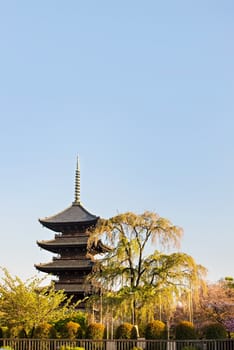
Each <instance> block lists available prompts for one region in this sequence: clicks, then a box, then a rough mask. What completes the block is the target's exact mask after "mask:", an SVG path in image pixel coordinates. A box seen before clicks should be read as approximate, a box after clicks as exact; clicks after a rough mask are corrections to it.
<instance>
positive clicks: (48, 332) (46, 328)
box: [34, 322, 56, 339]
mask: <svg viewBox="0 0 234 350" xmlns="http://www.w3.org/2000/svg"><path fill="white" fill-rule="evenodd" d="M34 338H39V339H45V338H56V331H55V329H54V327H53V326H52V325H51V324H50V323H48V322H43V323H41V324H39V326H37V327H36V329H35V331H34Z"/></svg>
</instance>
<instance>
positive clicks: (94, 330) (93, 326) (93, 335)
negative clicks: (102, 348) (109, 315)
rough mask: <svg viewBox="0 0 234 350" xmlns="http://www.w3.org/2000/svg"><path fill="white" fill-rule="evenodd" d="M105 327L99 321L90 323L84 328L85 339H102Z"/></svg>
mask: <svg viewBox="0 0 234 350" xmlns="http://www.w3.org/2000/svg"><path fill="white" fill-rule="evenodd" d="M104 330H105V327H104V325H103V324H101V323H90V324H89V325H88V327H87V329H86V338H87V339H97V340H99V339H103V337H104Z"/></svg>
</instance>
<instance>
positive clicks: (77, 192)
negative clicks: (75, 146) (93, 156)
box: [73, 156, 80, 205]
mask: <svg viewBox="0 0 234 350" xmlns="http://www.w3.org/2000/svg"><path fill="white" fill-rule="evenodd" d="M73 204H75V205H79V204H80V162H79V157H78V156H77V162H76V177H75V200H74V202H73Z"/></svg>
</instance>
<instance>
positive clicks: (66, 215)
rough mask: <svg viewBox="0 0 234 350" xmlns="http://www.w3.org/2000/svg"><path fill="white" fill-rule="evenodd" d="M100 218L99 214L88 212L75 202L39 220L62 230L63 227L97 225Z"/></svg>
mask: <svg viewBox="0 0 234 350" xmlns="http://www.w3.org/2000/svg"><path fill="white" fill-rule="evenodd" d="M98 219H99V217H98V216H96V215H93V214H91V213H90V212H88V211H87V210H86V209H85V208H84V207H83V206H82V205H81V204H80V203H76V202H74V203H73V204H72V205H71V206H70V207H68V208H67V209H65V210H63V211H61V212H60V213H58V214H55V215H53V216H49V217H45V218H43V219H39V222H40V223H41V224H42V225H43V226H45V227H47V228H49V229H52V230H53V231H57V232H61V229H62V228H63V227H64V228H66V227H73V226H81V227H82V226H84V227H86V226H92V225H95V224H96V222H97V220H98Z"/></svg>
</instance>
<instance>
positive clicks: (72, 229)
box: [35, 159, 107, 300]
mask: <svg viewBox="0 0 234 350" xmlns="http://www.w3.org/2000/svg"><path fill="white" fill-rule="evenodd" d="M98 219H99V217H98V216H95V215H93V214H91V213H89V212H88V211H87V210H86V209H85V208H84V207H83V206H82V205H81V202H80V169H79V161H78V159H77V168H76V178H75V200H74V202H73V203H72V205H71V206H70V207H68V208H67V209H65V210H63V211H62V212H60V213H58V214H56V215H53V216H50V217H46V218H44V219H39V222H40V223H41V224H42V225H43V226H44V227H47V228H48V229H50V230H52V231H55V232H58V233H57V234H55V236H54V239H52V240H48V241H38V242H37V244H38V245H39V247H41V248H42V249H45V250H48V251H50V252H52V253H56V254H57V256H56V257H54V258H53V261H52V262H49V263H45V264H37V265H35V267H36V268H37V269H38V270H39V271H43V272H46V273H49V274H52V275H55V276H56V277H57V280H56V281H55V288H56V290H61V289H62V290H64V291H65V292H66V294H67V295H68V296H71V295H72V296H73V297H74V299H75V300H81V299H83V298H84V297H85V296H87V295H91V294H93V290H92V286H91V284H90V282H87V281H86V277H87V275H88V274H89V273H90V272H91V271H92V268H93V265H94V258H93V256H94V255H95V254H99V253H104V252H105V251H106V249H107V247H105V246H104V245H103V244H102V243H101V242H100V241H99V242H98V243H97V245H96V246H95V247H93V248H94V249H92V250H91V251H89V249H88V238H89V232H90V229H92V228H94V227H95V226H96V224H97V221H98Z"/></svg>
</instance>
